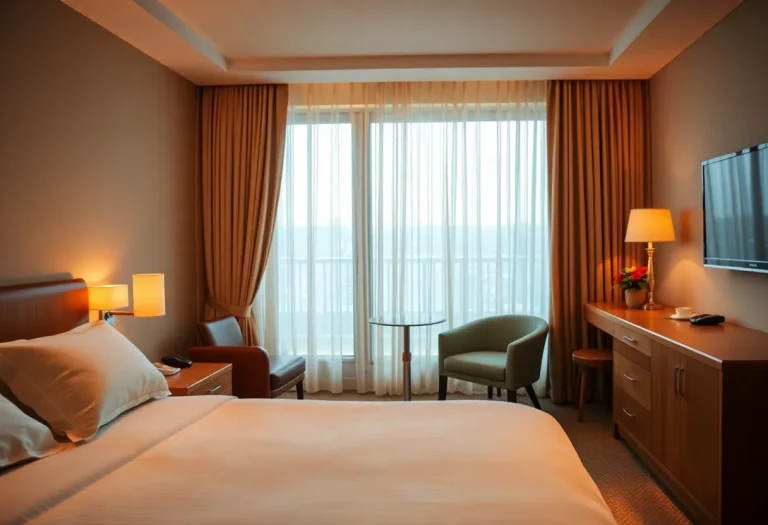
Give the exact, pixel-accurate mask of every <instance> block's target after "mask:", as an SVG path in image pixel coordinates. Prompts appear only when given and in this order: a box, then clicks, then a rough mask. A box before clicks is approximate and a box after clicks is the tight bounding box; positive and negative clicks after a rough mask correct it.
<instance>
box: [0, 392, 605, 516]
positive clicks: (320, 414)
mask: <svg viewBox="0 0 768 525" xmlns="http://www.w3.org/2000/svg"><path fill="white" fill-rule="evenodd" d="M0 502H1V503H2V504H1V505H0V523H9V524H11V523H13V524H17V523H18V524H20V523H34V524H40V525H53V524H89V523H94V524H95V523H98V524H103V525H112V524H118V523H119V524H125V523H142V524H148V525H154V524H158V525H159V524H163V525H167V524H169V523H182V522H183V523H185V524H196V523H201V524H202V523H221V524H253V523H263V524H278V523H280V524H285V523H305V524H306V523H313V524H353V523H354V524H361V523H362V524H392V523H397V524H438V523H439V524H440V525H451V524H466V523H482V524H496V523H498V524H501V523H504V524H510V523H526V524H530V523H569V524H570V523H580V524H589V523H594V524H602V523H605V524H608V523H614V519H613V516H612V515H611V512H610V510H609V509H608V507H607V506H606V504H605V501H604V500H603V498H602V496H601V494H600V492H599V490H598V489H597V486H596V485H595V483H594V482H593V481H592V479H591V478H590V477H589V475H588V474H587V472H586V470H585V469H584V467H583V465H582V464H581V461H580V460H579V458H578V456H577V455H576V451H575V450H574V448H573V446H572V445H571V443H570V441H569V440H568V438H567V436H566V435H565V433H564V432H563V430H562V428H561V427H560V425H559V424H558V423H557V422H556V421H555V420H554V419H553V418H552V417H551V416H549V415H548V414H546V413H544V412H541V411H538V410H534V409H532V408H530V407H526V406H523V405H517V404H513V403H493V402H484V401H455V402H439V403H438V402H415V403H402V402H384V403H371V402H360V403H356V402H323V401H295V400H238V399H234V398H229V397H223V396H208V397H187V398H169V399H164V400H159V401H152V402H150V403H147V404H145V405H144V406H141V407H139V408H137V409H134V410H132V411H131V412H129V413H127V414H125V415H123V416H122V417H120V418H119V419H117V420H116V421H114V422H113V423H111V424H110V425H108V426H107V427H105V428H104V429H102V430H101V431H100V433H99V434H98V435H97V436H96V438H95V439H94V440H92V442H89V443H86V444H84V445H81V446H78V447H76V448H74V449H72V450H65V451H63V452H61V453H59V454H56V455H54V456H51V457H49V458H45V459H43V460H39V461H35V462H33V463H30V464H27V465H24V466H22V467H20V468H17V469H15V470H12V471H10V472H6V473H5V474H2V475H0Z"/></svg>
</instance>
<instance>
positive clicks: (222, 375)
mask: <svg viewBox="0 0 768 525" xmlns="http://www.w3.org/2000/svg"><path fill="white" fill-rule="evenodd" d="M166 379H167V380H168V389H169V390H170V391H171V394H173V395H174V396H208V395H230V396H231V395H232V365H231V364H229V363H194V364H193V365H192V366H190V367H189V368H182V370H181V372H179V373H178V374H176V375H175V376H170V377H167V378H166Z"/></svg>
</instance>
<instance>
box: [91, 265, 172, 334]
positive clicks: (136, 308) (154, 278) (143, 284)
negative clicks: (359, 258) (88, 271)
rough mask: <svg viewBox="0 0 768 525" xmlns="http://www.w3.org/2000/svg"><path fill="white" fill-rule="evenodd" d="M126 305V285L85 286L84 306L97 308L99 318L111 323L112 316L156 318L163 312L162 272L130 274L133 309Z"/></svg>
mask: <svg viewBox="0 0 768 525" xmlns="http://www.w3.org/2000/svg"><path fill="white" fill-rule="evenodd" d="M126 306H128V285H127V284H105V285H101V286H91V287H89V288H88V307H89V308H90V309H91V310H98V311H99V319H102V320H104V321H106V322H108V323H110V324H114V322H115V321H114V316H116V315H132V316H134V317H159V316H162V315H165V275H164V274H162V273H137V274H134V276H133V311H131V310H116V308H125V307H126Z"/></svg>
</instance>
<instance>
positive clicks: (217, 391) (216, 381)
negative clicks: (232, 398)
mask: <svg viewBox="0 0 768 525" xmlns="http://www.w3.org/2000/svg"><path fill="white" fill-rule="evenodd" d="M187 395H188V396H209V395H232V372H231V371H230V370H227V371H225V372H223V373H221V374H218V375H215V376H212V377H208V378H206V379H205V380H203V381H200V382H199V383H197V384H196V385H195V386H194V387H192V388H190V389H189V391H188V392H187Z"/></svg>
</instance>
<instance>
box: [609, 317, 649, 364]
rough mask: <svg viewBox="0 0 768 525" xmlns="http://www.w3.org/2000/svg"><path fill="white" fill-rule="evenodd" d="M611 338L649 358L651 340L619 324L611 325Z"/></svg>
mask: <svg viewBox="0 0 768 525" xmlns="http://www.w3.org/2000/svg"><path fill="white" fill-rule="evenodd" d="M613 336H614V337H615V338H616V339H618V340H619V341H621V342H622V343H624V344H626V345H627V346H629V347H631V348H634V349H635V350H639V351H640V352H642V353H644V354H645V355H647V356H648V357H650V356H651V340H650V339H648V338H647V337H645V336H644V335H642V334H640V333H638V332H636V331H634V330H631V329H629V328H627V327H626V326H624V325H623V324H621V323H614V324H613Z"/></svg>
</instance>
